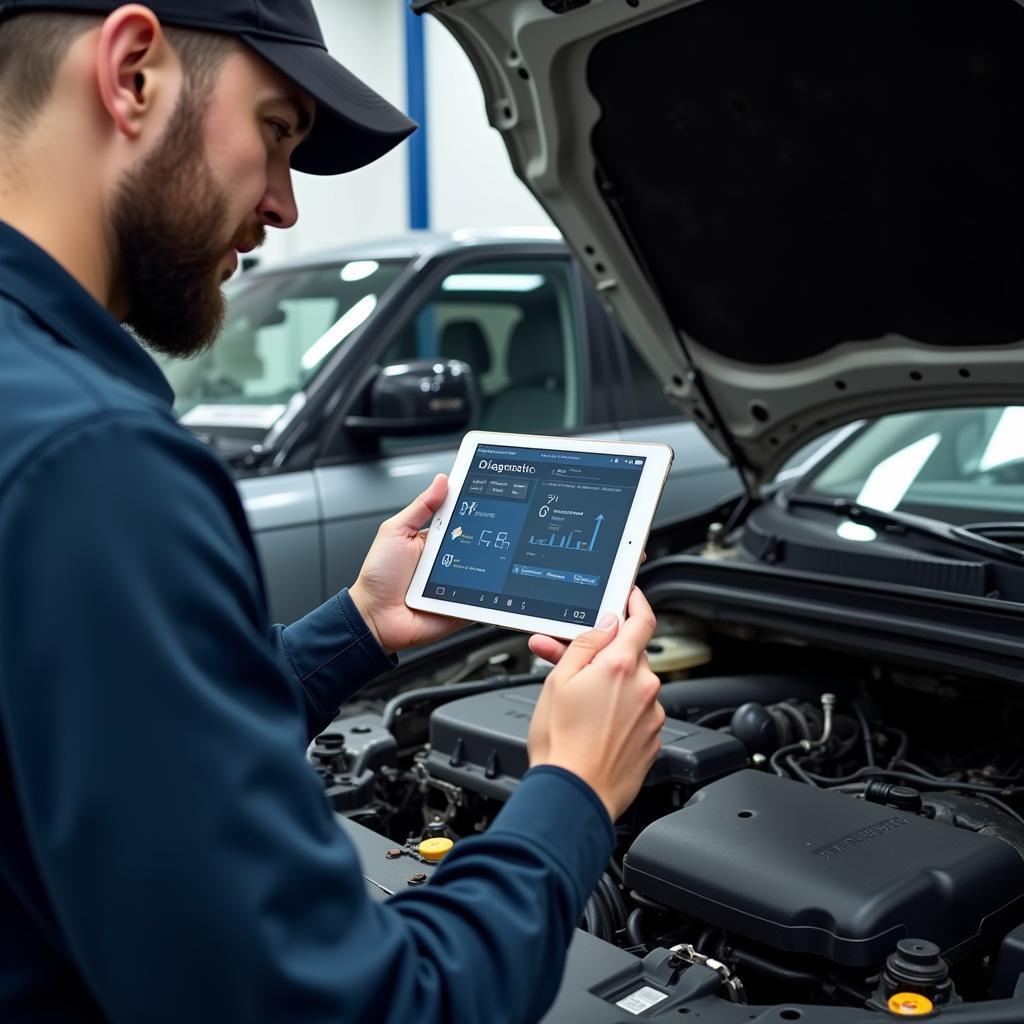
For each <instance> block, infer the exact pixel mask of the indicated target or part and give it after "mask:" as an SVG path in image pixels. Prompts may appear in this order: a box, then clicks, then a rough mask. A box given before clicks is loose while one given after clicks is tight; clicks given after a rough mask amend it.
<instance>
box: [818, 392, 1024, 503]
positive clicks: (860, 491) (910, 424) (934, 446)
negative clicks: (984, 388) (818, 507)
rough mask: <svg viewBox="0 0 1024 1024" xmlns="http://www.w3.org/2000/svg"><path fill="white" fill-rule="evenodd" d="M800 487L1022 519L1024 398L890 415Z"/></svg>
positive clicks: (875, 500)
mask: <svg viewBox="0 0 1024 1024" xmlns="http://www.w3.org/2000/svg"><path fill="white" fill-rule="evenodd" d="M800 490H801V491H803V492H805V493H811V494H817V495H824V496H827V497H838V498H848V499H851V500H853V501H855V502H857V503H858V504H861V505H864V506H866V507H869V508H878V509H882V510H883V511H886V512H893V511H907V512H913V513H916V514H921V515H928V516H931V517H932V518H937V519H943V520H945V521H947V522H952V523H967V522H981V521H989V522H992V521H996V520H1008V519H1012V520H1021V519H1024V515H1022V513H1024V406H987V407H983V408H968V409H943V410H933V411H929V412H913V413H901V414H899V415H896V416H885V417H883V418H881V419H879V420H877V421H875V422H874V423H872V424H870V425H869V426H868V427H867V428H865V430H863V431H862V432H861V433H860V434H858V435H857V436H856V437H855V438H854V439H853V440H852V441H851V442H850V443H849V444H847V445H846V446H844V447H843V448H841V449H840V450H839V451H838V452H837V454H835V455H834V456H833V457H832V458H831V459H828V460H827V461H826V463H825V464H824V466H823V468H821V469H820V470H819V471H818V472H817V473H816V474H815V475H814V477H813V478H812V479H811V480H809V481H805V482H804V483H803V484H802V485H801V487H800Z"/></svg>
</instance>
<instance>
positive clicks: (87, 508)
mask: <svg viewBox="0 0 1024 1024" xmlns="http://www.w3.org/2000/svg"><path fill="white" fill-rule="evenodd" d="M0 99H2V103H0V553H2V555H0V557H2V560H3V561H2V565H3V572H2V574H0V830H2V835H3V842H2V843H0V1019H2V1020H3V1021H4V1022H5V1024H14V1022H18V1021H32V1022H42V1021H56V1020H60V1021H63V1022H68V1021H72V1022H73V1021H95V1020H114V1021H125V1022H132V1024H135V1022H140V1021H156V1022H159V1021H168V1022H170V1021H174V1022H182V1021H212V1020H224V1021H247V1022H251V1021H289V1022H291V1024H303V1022H313V1021H316V1022H321V1021H322V1022H328V1021H330V1022H333V1024H340V1022H343V1021H374V1022H386V1021H397V1020H403V1021H404V1020H409V1019H415V1020H418V1021H424V1022H428V1021H437V1022H440V1021H447V1022H458V1021H463V1020H466V1021H470V1020H472V1021H478V1020H489V1021H529V1020H535V1019H537V1018H538V1017H539V1016H540V1015H541V1014H542V1013H543V1012H544V1010H545V1009H546V1007H547V1006H548V1005H549V1004H550V1002H551V999H552V998H553V996H554V993H555V991H556V988H557V985H558V981H559V977H560V973H561V968H562V965H563V962H564V956H565V950H566V947H567V945H568V942H569V939H570V937H571V934H572V929H573V925H574V923H575V921H576V920H577V919H578V917H579V915H580V913H581V910H582V907H583V903H584V901H585V899H586V897H587V896H588V894H589V893H590V891H591V889H592V887H593V886H594V884H595V883H596V881H597V879H598V878H599V876H600V874H601V872H602V870H603V869H604V866H605V865H606V863H607V860H608V857H609V855H610V854H611V851H612V847H613V843H614V835H613V832H612V828H611V821H612V820H614V819H615V817H616V816H617V815H618V814H619V813H621V812H622V810H624V808H625V807H626V806H628V804H629V803H630V801H631V800H632V798H633V796H634V795H635V794H636V792H637V789H638V788H639V786H640V783H641V781H642V779H643V776H644V774H645V772H646V769H647V767H648V766H649V765H650V763H651V761H652V760H653V758H654V756H655V753H656V751H657V748H658V730H659V728H660V724H661V721H662V720H663V717H664V715H663V713H662V712H661V710H660V707H659V706H658V704H657V702H656V693H657V686H658V683H657V679H656V677H655V676H654V675H653V674H652V673H651V672H650V670H649V668H648V666H647V665H646V661H645V658H644V653H643V652H644V648H645V646H646V644H647V641H648V640H649V638H650V636H651V634H652V631H653V628H654V619H653V615H652V614H651V611H650V608H649V607H648V606H647V603H646V602H645V601H644V599H643V597H642V596H641V595H640V594H639V592H634V594H633V596H632V598H631V600H630V616H629V618H628V619H627V620H626V622H625V623H624V624H623V625H621V627H620V626H619V624H618V623H617V622H615V621H610V622H606V623H603V626H604V628H603V629H597V630H594V631H593V632H591V633H589V634H587V635H586V636H585V637H582V638H581V639H580V640H579V641H577V642H576V643H574V644H573V645H571V646H570V647H568V648H567V649H566V648H565V647H564V646H563V645H561V644H558V643H557V642H556V641H553V640H551V639H549V638H543V637H535V638H533V639H532V641H531V645H532V647H533V649H534V650H535V651H536V652H537V653H539V654H541V655H542V656H544V657H547V658H548V660H551V661H558V666H557V668H556V669H555V670H554V671H553V672H552V674H551V676H550V678H549V680H548V683H547V685H546V686H545V688H544V692H543V694H542V697H541V700H540V702H539V704H538V708H537V712H536V714H535V715H534V721H533V723H532V725H531V732H530V757H531V763H532V765H533V766H534V767H533V768H532V769H531V771H530V772H529V773H528V775H527V776H526V778H525V779H524V781H523V782H522V784H521V785H520V787H519V790H518V792H517V793H516V794H515V796H514V797H513V798H512V799H511V800H510V801H509V802H508V804H507V805H506V807H505V808H504V810H503V811H502V812H501V814H499V815H498V817H497V818H496V820H495V821H494V822H493V824H492V826H491V828H490V829H489V830H488V831H487V833H486V834H485V835H483V836H480V837H477V838H473V839H469V840H465V841H463V842H460V843H459V844H458V845H457V846H456V848H455V850H454V852H452V853H451V854H449V856H448V858H447V859H446V861H445V862H444V864H443V865H442V866H441V868H440V869H439V870H438V871H437V873H436V875H435V876H434V879H433V880H432V882H431V884H430V885H428V886H426V887H424V888H422V889H420V890H416V891H410V892H409V893H404V894H402V895H400V896H398V897H397V898H395V899H393V900H391V901H390V902H389V903H388V904H379V903H376V902H372V901H371V900H370V899H369V898H368V896H367V894H366V891H365V889H364V884H363V881H362V878H361V877H360V872H359V867H358V864H357V862H356V858H355V855H354V852H353V850H352V848H351V847H350V845H349V844H348V843H347V841H346V839H345V837H344V835H343V833H342V832H341V831H340V830H339V829H338V827H337V825H336V823H335V821H334V819H333V817H332V815H331V813H330V809H329V806H328V804H327V801H326V799H325V797H324V794H323V792H322V788H321V787H320V784H319V781H318V779H317V777H316V775H315V774H314V773H313V772H312V770H311V769H310V767H309V765H308V763H307V762H306V760H305V758H304V749H305V746H306V744H307V742H308V740H309V737H310V736H312V735H315V734H316V733H318V732H319V731H320V730H321V729H322V728H323V727H324V726H325V725H326V724H327V723H328V722H329V721H330V720H331V719H332V717H333V716H334V714H335V713H336V711H337V708H338V707H339V704H340V703H341V701H342V700H344V699H345V698H346V697H347V696H349V695H350V694H352V693H353V692H354V691H356V690H357V689H358V688H359V686H361V685H362V684H363V683H365V682H366V681H368V680H369V679H371V678H373V677H374V676H376V675H378V674H379V673H381V672H383V671H386V670H387V669H388V668H390V667H391V666H392V664H393V659H392V657H391V655H392V654H393V652H394V651H396V650H398V649H399V648H402V647H404V646H408V645H413V644H418V643H423V642H426V641H429V640H431V639H436V638H439V637H441V636H443V635H445V634H446V633H448V632H450V631H451V630H452V629H454V628H455V627H456V623H455V622H454V621H452V620H448V619H442V618H439V617H434V616H429V615H422V614H418V613H414V612H412V611H411V610H410V609H408V608H407V607H406V606H405V604H404V602H403V600H402V596H403V594H404V592H405V589H406V586H407V584H408V581H409V579H410V578H411V575H412V571H413V568H414V566H415V564H416V561H417V558H418V555H419V553H420V550H421V548H422V544H423V541H422V538H421V536H420V534H419V526H420V524H421V523H422V522H423V521H424V520H426V519H428V518H429V517H430V516H431V515H432V514H433V512H434V510H436V509H437V508H438V507H439V505H440V504H441V502H442V501H443V499H444V496H445V493H446V486H447V485H446V481H445V479H444V478H443V477H438V479H437V480H435V481H434V483H433V484H432V486H431V487H430V488H428V490H427V491H426V492H425V493H424V494H423V495H422V496H421V497H420V498H419V499H417V501H415V502H414V503H413V504H412V505H411V506H410V507H409V508H408V509H406V510H405V511H404V512H402V513H400V514H399V515H398V516H396V517H394V518H393V519H392V520H389V521H388V522H387V523H385V524H384V525H383V526H382V527H381V530H380V532H379V534H378V537H377V539H376V541H375V542H374V545H373V547H372V549H371V551H370V553H369V554H368V556H367V560H366V563H365V565H364V567H363V569H362V571H361V573H360V576H359V579H358V580H357V581H356V582H355V584H354V585H353V586H352V588H351V589H350V590H348V591H343V592H342V593H340V594H338V595H337V596H336V597H334V598H333V599H332V600H331V601H329V602H328V603H327V604H325V605H324V606H323V607H322V608H319V609H316V610H314V611H313V612H311V613H310V614H309V615H308V616H306V617H305V618H303V619H301V620H300V621H299V622H297V623H294V624H293V625H291V626H288V627H271V626H270V625H269V623H268V622H267V621H266V606H265V600H264V595H263V590H262V582H261V579H260V574H259V568H258V565H257V561H256V556H255V552H254V549H253V544H252V539H251V537H250V535H249V532H248V530H247V527H246V523H245V517H244V514H243V510H242V507H241V505H240V503H239V499H238V497H237V493H236V491H235V489H234V487H233V484H232V481H231V478H230V476H229V475H228V473H227V472H226V471H225V469H224V468H223V467H222V466H221V464H220V463H219V462H218V461H217V460H216V458H215V457H214V456H213V455H212V454H211V453H210V452H209V451H208V450H206V449H205V448H204V447H203V446H202V445H201V444H199V443H198V442H197V441H196V440H195V439H194V438H192V437H191V436H190V435H189V434H188V433H187V432H186V431H185V430H183V429H182V428H181V427H179V425H178V424H177V423H176V422H175V421H174V419H173V417H172V415H171V402H172V395H171V394H170V392H169V389H168V387H167V384H166V382H165V381H164V379H163V377H162V376H161V375H160V373H159V371H158V370H157V368H156V366H155V364H154V363H153V361H152V360H151V359H150V357H149V356H148V355H147V354H146V353H145V352H144V351H143V349H142V348H141V347H140V346H139V344H138V342H137V339H141V340H142V341H144V343H145V344H147V345H149V346H150V347H152V348H154V349H157V350H159V351H162V352H167V353H171V354H174V355H185V354H188V353H194V352H198V351H201V350H202V349H203V348H204V346H206V345H208V344H209V343H210V341H211V340H212V339H213V338H214V337H215V335H216V333H217V329H218V325H219V323H220V320H221V317H222V313H223V300H222V298H221V295H220V284H221V283H222V281H223V280H224V279H226V278H227V277H228V276H230V274H231V273H232V272H233V271H234V269H235V268H236V266H237V261H238V253H239V252H245V251H247V250H249V249H251V248H253V247H254V246H256V245H258V244H259V242H260V241H261V239H262V237H263V232H264V230H265V229H266V228H267V227H276V228H288V227H290V226H291V225H292V224H294V223H295V220H296V217H297V211H296V208H295V201H294V198H293V194H292V186H291V177H290V175H291V169H292V167H295V168H297V169H299V170H304V171H309V172H313V173H320V174H336V173H339V172H342V171H346V170H350V169H352V168H355V167H359V166H362V165H364V164H366V163H368V162H370V161H372V160H374V159H376V157H378V156H380V155H381V154H382V153H384V152H386V151H387V150H389V149H391V148H392V147H393V146H394V145H396V144H397V143H398V142H399V141H400V140H401V139H403V138H404V137H405V136H406V135H407V134H408V133H409V132H410V131H411V130H412V128H413V125H412V124H411V123H410V122H408V121H407V120H406V118H405V117H404V116H403V115H402V114H401V113H399V112H398V111H397V110H395V109H393V108H392V107H390V106H389V105H388V104H387V103H385V102H384V101H383V100H382V99H381V98H380V97H378V96H376V95H375V94H373V93H372V92H371V91H370V90H369V89H367V88H366V87H365V86H364V85H362V84H361V83H359V82H358V81H357V80H356V79H354V78H353V76H351V75H350V74H349V73H348V72H347V71H345V69H344V68H342V67H341V66H340V65H339V64H337V63H336V62H334V61H333V60H332V59H331V58H330V57H329V56H328V54H327V52H326V50H325V49H324V47H323V43H322V37H321V34H320V30H319V26H318V25H317V22H316V17H315V15H314V13H313V9H312V6H311V3H310V0H244V2H243V0H204V2H203V3H202V4H197V3H195V2H194V0H155V2H154V3H153V4H152V8H147V7H143V6H140V5H136V4H129V5H118V4H117V3H116V2H111V0H3V2H0ZM121 324H125V325H127V326H128V327H130V328H131V330H132V331H133V334H129V333H128V332H127V331H126V330H125V329H124V328H123V327H122V326H121Z"/></svg>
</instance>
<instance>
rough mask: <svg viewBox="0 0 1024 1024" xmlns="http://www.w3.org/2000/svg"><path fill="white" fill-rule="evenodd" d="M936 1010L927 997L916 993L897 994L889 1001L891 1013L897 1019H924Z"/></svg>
mask: <svg viewBox="0 0 1024 1024" xmlns="http://www.w3.org/2000/svg"><path fill="white" fill-rule="evenodd" d="M934 1009H935V1004H934V1003H933V1002H932V1001H931V1000H930V999H929V998H928V997H927V996H919V995H918V994H917V993H916V992H897V993H896V995H894V996H893V997H892V998H891V999H890V1000H889V1011H890V1012H891V1013H895V1014H896V1016H897V1017H923V1016H924V1015H925V1014H927V1013H931V1012H932V1011H933V1010H934Z"/></svg>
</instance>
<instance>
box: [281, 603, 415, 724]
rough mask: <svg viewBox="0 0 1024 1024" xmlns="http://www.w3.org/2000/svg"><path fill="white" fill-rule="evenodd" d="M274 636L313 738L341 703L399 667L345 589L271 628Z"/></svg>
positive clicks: (333, 715)
mask: <svg viewBox="0 0 1024 1024" xmlns="http://www.w3.org/2000/svg"><path fill="white" fill-rule="evenodd" d="M270 636H271V639H272V640H273V642H274V644H275V646H276V648H277V651H278V660H279V661H280V662H281V664H282V665H284V666H285V671H286V672H287V673H288V674H289V675H290V676H291V677H292V680H293V683H294V684H295V685H296V686H297V687H298V689H299V692H300V693H301V694H302V699H303V702H304V704H305V709H306V725H307V733H308V738H309V739H313V737H314V736H316V735H317V734H318V733H320V732H322V731H323V730H324V728H325V727H326V726H327V725H328V724H329V723H330V722H332V721H333V720H334V718H335V716H336V715H337V714H338V709H339V708H340V707H341V704H342V702H343V701H345V700H346V699H347V698H349V697H351V696H352V694H353V693H355V692H356V691H357V690H359V689H360V688H362V687H363V686H365V685H366V684H367V683H368V682H370V680H371V679H376V677H377V676H379V675H381V674H382V673H384V672H388V671H390V670H391V669H393V668H394V667H395V665H397V664H398V659H397V658H392V657H389V656H388V655H386V654H385V653H384V651H383V649H382V648H381V646H380V644H378V643H377V640H376V638H375V637H374V635H373V634H372V633H371V632H370V627H369V626H367V625H366V622H365V621H364V620H363V617H362V616H361V615H360V614H359V609H358V608H356V606H355V602H354V601H353V600H352V598H351V597H350V596H349V594H348V591H347V590H342V591H341V592H340V593H339V594H335V596H334V597H332V598H331V599H330V600H329V601H326V602H325V603H324V604H322V605H321V606H320V607H319V608H317V609H315V610H314V611H311V612H310V613H309V614H308V615H304V616H303V617H302V618H301V619H299V620H298V621H297V622H294V623H292V625H290V626H273V627H272V628H271V630H270Z"/></svg>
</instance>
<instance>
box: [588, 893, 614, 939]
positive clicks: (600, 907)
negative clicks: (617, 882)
mask: <svg viewBox="0 0 1024 1024" xmlns="http://www.w3.org/2000/svg"><path fill="white" fill-rule="evenodd" d="M588 910H589V911H590V914H588ZM584 920H585V921H586V922H587V931H588V932H590V934H591V935H594V936H596V937H597V938H599V939H604V941H605V942H610V941H611V940H612V939H613V938H614V934H613V931H612V928H611V923H610V922H609V921H608V913H607V910H606V908H605V906H604V897H603V896H601V895H600V894H599V893H598V891H597V890H596V889H595V890H594V892H593V893H591V896H590V899H589V900H587V905H586V906H585V907H584ZM592 925H593V928H591V926H592Z"/></svg>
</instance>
